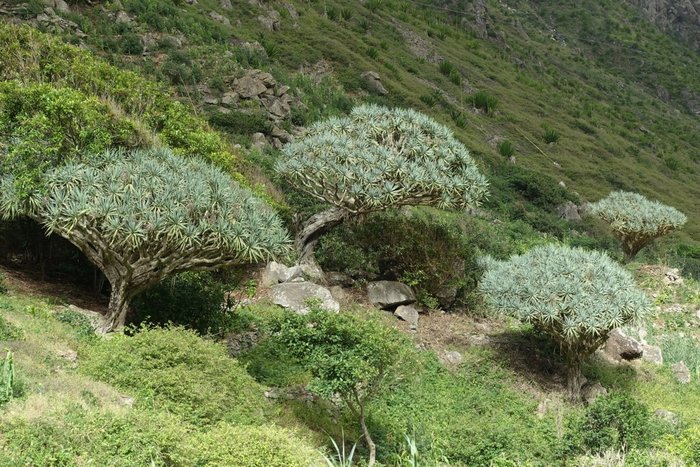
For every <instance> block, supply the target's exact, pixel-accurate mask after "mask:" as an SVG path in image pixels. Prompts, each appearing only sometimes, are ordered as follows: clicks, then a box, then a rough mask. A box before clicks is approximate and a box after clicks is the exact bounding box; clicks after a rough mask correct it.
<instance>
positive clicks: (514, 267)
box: [479, 245, 649, 401]
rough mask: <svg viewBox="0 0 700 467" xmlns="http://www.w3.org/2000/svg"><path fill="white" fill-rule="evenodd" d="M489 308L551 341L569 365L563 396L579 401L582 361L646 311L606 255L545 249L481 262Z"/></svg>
mask: <svg viewBox="0 0 700 467" xmlns="http://www.w3.org/2000/svg"><path fill="white" fill-rule="evenodd" d="M485 265H486V272H485V274H484V277H483V278H482V280H481V283H480V284H479V289H480V291H481V292H482V294H483V295H484V296H485V298H486V301H487V304H488V305H489V306H490V307H491V308H492V309H493V310H495V311H497V312H499V313H504V314H508V315H511V316H514V317H516V318H518V319H520V320H522V321H525V322H527V323H530V324H532V325H533V326H535V327H536V328H538V329H540V330H542V331H544V332H545V333H546V334H548V335H550V336H551V337H552V338H553V339H554V340H555V341H556V343H557V344H559V347H560V349H561V352H562V354H563V356H564V358H565V360H566V363H567V365H568V370H567V390H568V394H569V397H570V398H571V399H572V400H573V401H578V400H580V398H581V385H582V383H583V375H582V373H581V364H582V362H583V360H584V359H585V358H586V357H588V356H589V355H590V354H592V353H593V352H594V351H595V350H596V349H597V348H598V347H600V346H601V345H602V344H603V343H604V342H605V341H606V339H607V338H608V333H609V332H610V331H611V330H613V329H615V328H617V327H619V326H622V325H624V324H625V323H628V322H630V321H632V320H634V319H637V318H638V317H639V316H640V315H641V314H642V313H643V312H644V311H646V309H647V308H648V307H649V301H648V299H647V297H646V295H644V293H643V292H642V291H641V290H639V289H638V288H637V287H636V286H635V283H634V281H633V279H632V276H631V275H630V273H629V272H627V271H626V270H624V269H623V268H622V267H621V266H620V265H618V264H617V263H615V262H614V261H613V260H611V259H610V258H609V257H608V256H607V255H605V254H604V253H600V252H596V251H586V250H583V249H580V248H569V247H566V246H560V245H544V246H539V247H536V248H533V249H532V250H530V251H529V252H528V253H526V254H524V255H521V256H513V257H512V258H511V259H510V260H508V261H494V260H487V261H485Z"/></svg>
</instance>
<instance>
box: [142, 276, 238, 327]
mask: <svg viewBox="0 0 700 467" xmlns="http://www.w3.org/2000/svg"><path fill="white" fill-rule="evenodd" d="M233 287H234V284H233V283H232V281H231V280H226V278H225V277H222V278H219V277H217V276H215V275H213V274H212V273H209V272H185V273H182V274H178V275H176V276H175V277H172V278H170V279H166V280H165V281H163V282H161V283H160V284H158V285H156V286H155V287H153V288H152V289H150V290H148V291H147V292H144V293H143V294H142V295H140V296H139V297H137V299H136V300H135V302H134V309H135V310H136V311H135V313H134V314H133V315H132V322H133V323H141V322H147V323H149V324H155V325H165V324H167V323H169V322H172V323H174V324H177V325H180V326H185V327H187V328H189V329H194V330H195V331H197V332H199V333H200V334H203V335H204V334H216V335H221V334H223V333H224V332H226V331H228V330H229V329H230V328H231V325H232V318H233V309H232V305H233V304H227V303H225V301H224V299H225V294H226V292H229V291H231V290H232V289H233Z"/></svg>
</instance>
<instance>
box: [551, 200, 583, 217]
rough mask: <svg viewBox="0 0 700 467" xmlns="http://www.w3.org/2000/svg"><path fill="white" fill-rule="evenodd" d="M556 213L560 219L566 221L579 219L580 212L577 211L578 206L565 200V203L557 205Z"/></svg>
mask: <svg viewBox="0 0 700 467" xmlns="http://www.w3.org/2000/svg"><path fill="white" fill-rule="evenodd" d="M557 214H558V215H559V217H560V218H561V219H565V220H567V221H580V220H581V214H580V213H579V212H578V206H576V205H575V204H574V203H573V202H571V201H567V202H566V203H564V204H560V205H559V206H557Z"/></svg>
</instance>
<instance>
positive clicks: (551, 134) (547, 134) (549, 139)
mask: <svg viewBox="0 0 700 467" xmlns="http://www.w3.org/2000/svg"><path fill="white" fill-rule="evenodd" d="M543 129H544V133H543V134H542V139H543V140H544V142H545V143H547V144H554V143H556V142H558V141H559V133H558V132H557V131H556V130H555V129H553V128H551V127H549V126H546V125H545V126H544V128H543Z"/></svg>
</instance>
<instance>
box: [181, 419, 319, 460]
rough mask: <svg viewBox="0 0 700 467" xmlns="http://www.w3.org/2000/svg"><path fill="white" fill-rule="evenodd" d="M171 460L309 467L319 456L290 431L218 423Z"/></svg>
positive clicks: (270, 427) (185, 444)
mask: <svg viewBox="0 0 700 467" xmlns="http://www.w3.org/2000/svg"><path fill="white" fill-rule="evenodd" d="M172 459H173V460H174V461H175V463H176V464H178V465H211V466H219V467H226V466H234V465H240V466H244V465H245V466H250V467H309V466H321V465H322V463H321V462H322V461H321V455H320V453H319V452H318V451H317V450H315V449H314V448H313V447H311V446H309V445H308V444H307V443H306V442H304V441H302V440H300V439H299V438H298V437H297V436H295V434H294V433H293V432H291V431H289V430H286V429H283V428H278V427H275V426H239V425H231V424H228V423H221V424H219V425H217V426H215V427H213V428H212V429H211V430H209V431H208V432H206V433H199V434H196V435H195V436H193V437H192V438H191V439H190V440H189V441H188V442H187V443H182V444H180V445H179V446H178V449H177V450H176V452H175V453H174V454H173V456H172Z"/></svg>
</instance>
